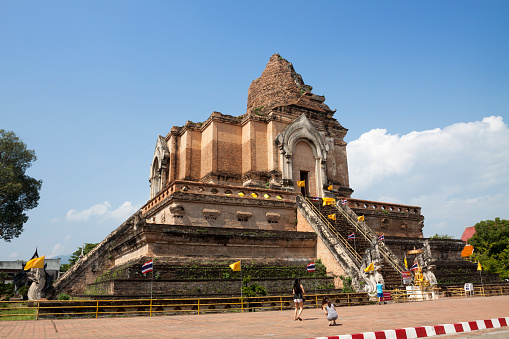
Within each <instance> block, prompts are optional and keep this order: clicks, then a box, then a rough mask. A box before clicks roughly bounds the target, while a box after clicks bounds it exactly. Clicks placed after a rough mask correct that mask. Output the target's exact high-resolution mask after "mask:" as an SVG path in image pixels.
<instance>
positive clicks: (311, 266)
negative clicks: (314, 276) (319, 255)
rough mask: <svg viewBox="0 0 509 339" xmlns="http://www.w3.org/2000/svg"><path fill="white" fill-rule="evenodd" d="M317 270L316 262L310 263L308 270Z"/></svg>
mask: <svg viewBox="0 0 509 339" xmlns="http://www.w3.org/2000/svg"><path fill="white" fill-rule="evenodd" d="M314 271H315V262H314V261H313V262H312V263H311V264H309V265H308V272H314Z"/></svg>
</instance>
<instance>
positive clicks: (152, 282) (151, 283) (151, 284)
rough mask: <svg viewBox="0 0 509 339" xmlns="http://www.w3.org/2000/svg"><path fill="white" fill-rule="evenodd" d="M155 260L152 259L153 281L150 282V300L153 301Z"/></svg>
mask: <svg viewBox="0 0 509 339" xmlns="http://www.w3.org/2000/svg"><path fill="white" fill-rule="evenodd" d="M154 272H155V270H154V260H153V259H152V279H151V280H150V299H152V288H153V286H154Z"/></svg>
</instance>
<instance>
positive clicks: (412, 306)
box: [0, 296, 509, 338]
mask: <svg viewBox="0 0 509 339" xmlns="http://www.w3.org/2000/svg"><path fill="white" fill-rule="evenodd" d="M508 305H509V296H497V297H487V298H482V297H474V298H458V299H440V300H434V301H425V302H412V303H405V304H403V303H401V304H386V305H368V306H353V307H341V308H339V309H338V313H339V319H338V320H339V321H338V324H339V325H338V326H328V325H327V320H326V319H325V316H324V314H323V313H322V311H321V310H320V309H305V310H304V313H303V317H302V318H303V321H294V320H293V311H290V310H285V311H266V312H248V313H215V314H204V315H177V316H157V317H151V318H150V317H132V318H100V319H65V320H64V319H62V320H56V319H55V320H38V321H34V320H30V321H0V337H2V338H141V337H145V338H240V337H249V338H313V337H327V336H334V335H341V334H353V333H362V332H370V331H381V330H389V329H398V328H404V327H417V326H431V325H439V324H451V323H458V322H465V321H473V320H482V319H491V318H499V317H508V316H509V306H508Z"/></svg>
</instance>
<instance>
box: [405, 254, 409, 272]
mask: <svg viewBox="0 0 509 339" xmlns="http://www.w3.org/2000/svg"><path fill="white" fill-rule="evenodd" d="M405 268H406V269H407V270H408V263H407V261H406V254H405Z"/></svg>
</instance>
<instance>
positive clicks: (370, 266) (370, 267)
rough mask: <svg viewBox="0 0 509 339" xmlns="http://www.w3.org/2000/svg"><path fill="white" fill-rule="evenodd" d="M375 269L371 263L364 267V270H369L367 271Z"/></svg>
mask: <svg viewBox="0 0 509 339" xmlns="http://www.w3.org/2000/svg"><path fill="white" fill-rule="evenodd" d="M374 270H375V265H374V264H373V263H371V264H369V266H368V267H366V268H365V269H364V272H369V271H374Z"/></svg>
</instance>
